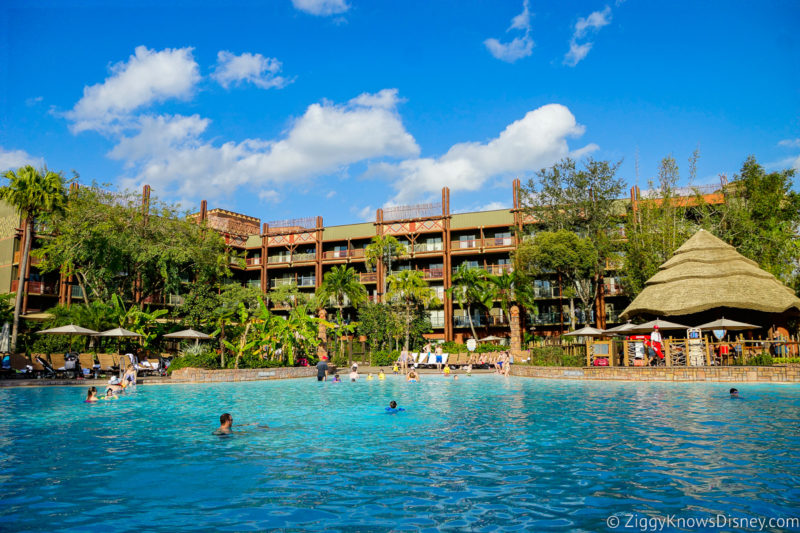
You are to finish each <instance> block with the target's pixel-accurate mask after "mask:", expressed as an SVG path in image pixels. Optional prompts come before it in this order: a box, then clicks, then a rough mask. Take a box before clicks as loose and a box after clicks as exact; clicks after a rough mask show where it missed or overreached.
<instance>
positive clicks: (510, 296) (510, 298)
mask: <svg viewBox="0 0 800 533" xmlns="http://www.w3.org/2000/svg"><path fill="white" fill-rule="evenodd" d="M514 278H515V276H514V274H513V273H511V272H508V271H504V272H502V273H501V274H498V275H495V274H487V275H486V281H488V282H489V286H490V287H491V289H492V291H493V292H494V297H495V298H496V299H498V300H500V308H501V309H502V310H503V315H504V316H505V317H506V323H507V324H508V327H509V328H510V327H511V311H510V309H511V304H512V303H513V302H514V281H515V280H514Z"/></svg>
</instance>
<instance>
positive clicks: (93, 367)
mask: <svg viewBox="0 0 800 533" xmlns="http://www.w3.org/2000/svg"><path fill="white" fill-rule="evenodd" d="M78 361H80V363H81V368H82V369H83V375H84V376H87V377H88V375H90V374H93V375H94V377H95V378H97V373H98V371H99V370H100V363H96V362H95V357H94V354H93V353H82V354H80V355H79V356H78Z"/></svg>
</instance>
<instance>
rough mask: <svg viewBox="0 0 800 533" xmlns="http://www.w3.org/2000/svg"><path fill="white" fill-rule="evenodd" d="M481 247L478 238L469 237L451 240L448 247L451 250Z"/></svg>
mask: <svg viewBox="0 0 800 533" xmlns="http://www.w3.org/2000/svg"><path fill="white" fill-rule="evenodd" d="M480 247H481V240H480V239H469V240H465V241H452V242H451V243H450V248H451V249H452V250H475V249H478V248H480Z"/></svg>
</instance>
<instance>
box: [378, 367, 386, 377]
mask: <svg viewBox="0 0 800 533" xmlns="http://www.w3.org/2000/svg"><path fill="white" fill-rule="evenodd" d="M378 379H386V374H384V373H383V369H382V368H381V370H380V372H378Z"/></svg>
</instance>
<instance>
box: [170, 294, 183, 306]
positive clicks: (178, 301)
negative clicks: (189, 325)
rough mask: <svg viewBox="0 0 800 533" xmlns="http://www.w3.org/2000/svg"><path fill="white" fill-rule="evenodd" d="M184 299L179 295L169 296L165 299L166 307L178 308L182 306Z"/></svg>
mask: <svg viewBox="0 0 800 533" xmlns="http://www.w3.org/2000/svg"><path fill="white" fill-rule="evenodd" d="M183 302H184V299H183V296H181V295H180V294H170V295H169V296H168V297H167V305H173V306H179V305H183Z"/></svg>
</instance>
